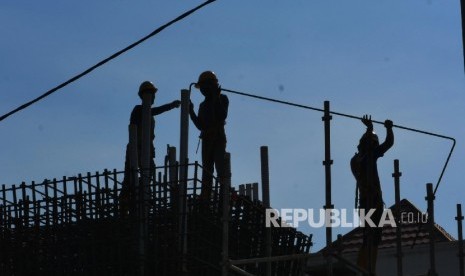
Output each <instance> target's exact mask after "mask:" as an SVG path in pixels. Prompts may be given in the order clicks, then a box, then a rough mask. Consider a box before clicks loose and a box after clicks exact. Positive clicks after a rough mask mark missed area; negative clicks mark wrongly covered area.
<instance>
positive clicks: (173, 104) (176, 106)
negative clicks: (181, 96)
mask: <svg viewBox="0 0 465 276" xmlns="http://www.w3.org/2000/svg"><path fill="white" fill-rule="evenodd" d="M180 105H181V101H180V100H175V101H173V102H172V103H171V107H172V108H178V107H179V106H180Z"/></svg>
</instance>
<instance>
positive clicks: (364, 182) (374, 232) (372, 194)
mask: <svg viewBox="0 0 465 276" xmlns="http://www.w3.org/2000/svg"><path fill="white" fill-rule="evenodd" d="M362 122H363V124H365V126H366V127H367V130H366V132H365V133H364V134H363V136H362V138H360V141H359V145H358V153H356V154H355V155H354V156H353V157H352V159H351V160H350V166H351V169H352V173H353V175H354V177H355V179H356V181H357V187H358V193H359V195H360V198H359V202H358V206H359V207H358V208H359V209H361V210H363V211H364V212H365V214H368V212H369V211H370V209H374V210H375V211H374V213H373V215H372V216H371V220H372V221H373V223H374V224H375V225H376V227H374V228H372V227H369V226H368V225H365V228H364V235H363V244H362V247H361V248H360V251H359V254H358V259H357V264H358V265H359V266H360V267H362V268H364V269H368V268H369V267H371V268H372V272H373V271H375V269H376V258H377V253H378V245H379V244H380V242H381V238H382V230H383V228H382V227H378V226H379V222H380V220H381V217H382V214H383V211H384V208H383V207H384V204H383V194H382V192H381V184H380V181H379V175H378V168H377V160H378V158H380V157H383V156H384V154H385V153H386V152H387V151H388V150H389V149H390V148H391V147H392V146H393V145H394V132H393V131H392V127H393V123H392V121H391V120H386V121H385V122H384V127H385V128H386V139H385V141H384V142H383V143H382V144H379V140H378V136H377V135H376V134H375V133H374V132H373V122H372V120H371V117H368V116H367V115H365V116H363V119H362ZM369 236H370V239H369ZM370 240H371V242H370ZM369 263H370V265H369Z"/></svg>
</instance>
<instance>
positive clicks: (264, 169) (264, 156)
mask: <svg viewBox="0 0 465 276" xmlns="http://www.w3.org/2000/svg"><path fill="white" fill-rule="evenodd" d="M260 161H261V162H260V163H261V174H262V200H263V206H264V207H265V208H270V206H271V203H270V167H269V162H268V147H267V146H262V147H260ZM271 254H272V251H271V226H270V227H268V228H266V229H265V257H271ZM266 276H271V262H266Z"/></svg>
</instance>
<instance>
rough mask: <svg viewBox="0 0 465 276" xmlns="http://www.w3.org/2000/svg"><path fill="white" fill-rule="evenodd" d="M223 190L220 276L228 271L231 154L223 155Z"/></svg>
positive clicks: (225, 275) (224, 275)
mask: <svg viewBox="0 0 465 276" xmlns="http://www.w3.org/2000/svg"><path fill="white" fill-rule="evenodd" d="M220 181H221V182H220V184H221V186H222V188H223V189H222V190H223V219H222V221H223V236H222V252H221V276H227V275H228V270H229V266H230V264H229V209H230V207H229V199H230V192H229V190H230V188H231V154H230V153H229V152H226V153H225V155H224V177H222V179H220Z"/></svg>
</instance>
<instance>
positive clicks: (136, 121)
mask: <svg viewBox="0 0 465 276" xmlns="http://www.w3.org/2000/svg"><path fill="white" fill-rule="evenodd" d="M157 91H158V89H157V88H156V87H155V86H154V85H153V83H151V82H150V81H144V82H142V83H141V85H140V86H139V91H138V95H139V98H140V99H141V100H142V94H143V93H147V92H148V93H153V96H152V102H151V105H152V104H153V103H154V101H155V94H156V93H157ZM180 104H181V102H180V101H179V100H175V101H173V102H171V103H168V104H164V105H162V106H158V107H152V108H151V111H152V112H151V113H152V116H156V115H159V114H162V113H164V112H166V111H169V110H171V109H173V108H178V107H179V105H180ZM130 124H133V125H136V126H137V153H138V154H137V156H138V158H139V165H140V164H141V156H142V154H141V151H142V104H140V105H136V106H135V107H134V109H133V110H132V112H131V118H130ZM150 124H151V126H150V140H151V143H150V170H153V169H154V168H155V162H154V160H153V159H154V158H155V146H154V145H153V141H154V139H155V120H154V118H153V117H152V119H151V122H150ZM130 168H131V166H130V163H129V144H128V146H127V147H126V160H125V164H124V180H123V184H122V186H123V188H122V191H121V195H120V198H121V199H120V200H121V201H122V205H124V204H123V202H124V200H126V201H128V200H129V198H130V197H131V196H132V195H131V187H133V185H134V183H130ZM150 175H152V173H150ZM126 207H127V206H126ZM122 209H124V207H123V206H122ZM127 211H128V210H123V212H127Z"/></svg>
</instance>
